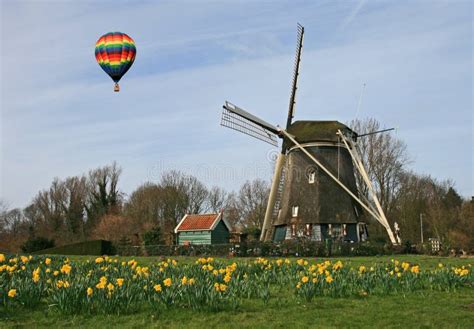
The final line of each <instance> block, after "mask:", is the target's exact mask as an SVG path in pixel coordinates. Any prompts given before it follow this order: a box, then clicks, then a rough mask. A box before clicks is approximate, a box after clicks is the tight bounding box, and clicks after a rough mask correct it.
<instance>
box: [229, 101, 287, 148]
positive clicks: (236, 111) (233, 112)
mask: <svg viewBox="0 0 474 329" xmlns="http://www.w3.org/2000/svg"><path fill="white" fill-rule="evenodd" d="M222 107H223V108H224V110H223V111H222V119H221V125H222V126H224V127H227V128H230V129H233V130H236V131H239V132H241V133H244V134H246V135H249V136H252V137H254V138H257V139H260V140H261V141H264V142H266V143H269V144H271V145H273V146H277V145H278V140H277V137H278V134H279V129H278V128H277V127H275V126H273V125H271V124H269V123H268V122H265V121H263V120H262V119H259V118H257V117H256V116H254V115H252V114H250V113H248V112H247V111H244V110H243V109H241V108H240V107H238V106H236V105H234V104H232V103H230V102H228V101H226V102H225V104H224V105H223V106H222Z"/></svg>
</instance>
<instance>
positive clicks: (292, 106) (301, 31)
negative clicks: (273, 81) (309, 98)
mask: <svg viewBox="0 0 474 329" xmlns="http://www.w3.org/2000/svg"><path fill="white" fill-rule="evenodd" d="M303 37H304V27H303V26H301V25H300V24H299V23H298V32H297V42H296V56H295V66H294V70H293V80H292V81H291V94H290V104H289V106H288V118H287V121H286V129H288V128H289V127H290V125H291V121H292V120H293V116H294V113H295V103H296V89H298V76H299V71H300V62H301V50H302V48H303Z"/></svg>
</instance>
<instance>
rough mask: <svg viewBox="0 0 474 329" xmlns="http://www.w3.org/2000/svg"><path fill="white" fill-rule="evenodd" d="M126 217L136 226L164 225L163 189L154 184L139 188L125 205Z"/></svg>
mask: <svg viewBox="0 0 474 329" xmlns="http://www.w3.org/2000/svg"><path fill="white" fill-rule="evenodd" d="M124 208H125V215H126V217H127V218H128V219H129V220H130V221H131V222H133V223H134V225H136V226H156V225H163V220H164V214H163V213H164V198H163V189H162V188H161V187H160V186H158V185H156V184H153V183H145V184H143V185H141V186H139V187H138V188H137V189H136V190H135V191H134V192H133V193H132V194H131V195H130V198H129V199H128V201H127V203H126V204H125V207H124Z"/></svg>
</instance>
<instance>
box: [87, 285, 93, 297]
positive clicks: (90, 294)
mask: <svg viewBox="0 0 474 329" xmlns="http://www.w3.org/2000/svg"><path fill="white" fill-rule="evenodd" d="M93 293H94V290H93V289H92V288H91V287H89V288H87V297H90V296H92V294H93Z"/></svg>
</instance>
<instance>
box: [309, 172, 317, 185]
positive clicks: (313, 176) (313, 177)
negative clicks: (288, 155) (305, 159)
mask: <svg viewBox="0 0 474 329" xmlns="http://www.w3.org/2000/svg"><path fill="white" fill-rule="evenodd" d="M315 181H316V172H315V171H311V172H310V173H309V175H308V183H310V184H314V182H315Z"/></svg>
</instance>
